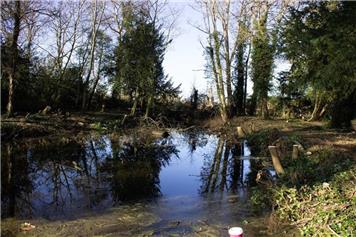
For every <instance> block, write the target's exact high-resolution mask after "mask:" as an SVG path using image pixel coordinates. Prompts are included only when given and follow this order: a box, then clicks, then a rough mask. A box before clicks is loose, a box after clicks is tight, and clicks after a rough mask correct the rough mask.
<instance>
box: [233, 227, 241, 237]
mask: <svg viewBox="0 0 356 237" xmlns="http://www.w3.org/2000/svg"><path fill="white" fill-rule="evenodd" d="M243 233H244V231H243V230H242V228H241V227H232V228H230V229H229V235H230V237H243Z"/></svg>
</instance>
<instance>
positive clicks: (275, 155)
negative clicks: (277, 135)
mask: <svg viewBox="0 0 356 237" xmlns="http://www.w3.org/2000/svg"><path fill="white" fill-rule="evenodd" d="M268 150H269V152H270V153H271V156H272V163H273V167H274V169H275V170H276V172H277V174H278V175H281V174H284V169H283V166H282V164H281V162H280V159H279V156H278V152H277V147H276V146H268Z"/></svg>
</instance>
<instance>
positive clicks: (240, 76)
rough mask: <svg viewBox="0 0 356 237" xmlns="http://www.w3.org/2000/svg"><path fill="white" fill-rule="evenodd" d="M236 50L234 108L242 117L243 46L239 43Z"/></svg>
mask: <svg viewBox="0 0 356 237" xmlns="http://www.w3.org/2000/svg"><path fill="white" fill-rule="evenodd" d="M237 50H238V52H237V85H236V108H237V114H238V115H244V113H245V112H244V110H245V109H244V77H245V73H244V61H243V58H244V45H243V44H242V43H240V44H239V46H238V48H237Z"/></svg>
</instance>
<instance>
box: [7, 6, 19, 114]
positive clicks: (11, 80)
mask: <svg viewBox="0 0 356 237" xmlns="http://www.w3.org/2000/svg"><path fill="white" fill-rule="evenodd" d="M13 18H14V28H13V34H12V42H11V61H12V62H11V69H10V71H9V98H8V102H7V106H6V112H7V116H8V117H11V116H12V115H13V112H14V108H13V103H14V90H15V88H14V81H15V79H16V69H17V64H18V57H19V55H18V54H19V53H18V48H17V42H18V39H19V35H20V24H21V1H15V11H14V15H13Z"/></svg>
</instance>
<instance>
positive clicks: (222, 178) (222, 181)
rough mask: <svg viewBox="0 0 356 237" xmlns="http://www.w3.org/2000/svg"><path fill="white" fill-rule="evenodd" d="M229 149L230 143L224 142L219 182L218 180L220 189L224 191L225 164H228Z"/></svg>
mask: <svg viewBox="0 0 356 237" xmlns="http://www.w3.org/2000/svg"><path fill="white" fill-rule="evenodd" d="M230 149H231V147H230V145H229V144H228V143H227V142H226V146H225V152H224V160H223V167H222V170H221V182H220V190H221V191H224V187H225V185H226V175H227V165H228V161H229V155H230Z"/></svg>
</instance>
